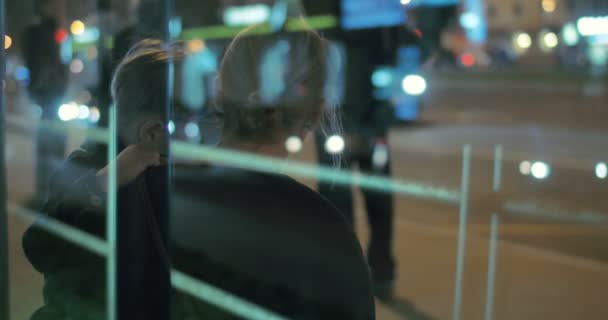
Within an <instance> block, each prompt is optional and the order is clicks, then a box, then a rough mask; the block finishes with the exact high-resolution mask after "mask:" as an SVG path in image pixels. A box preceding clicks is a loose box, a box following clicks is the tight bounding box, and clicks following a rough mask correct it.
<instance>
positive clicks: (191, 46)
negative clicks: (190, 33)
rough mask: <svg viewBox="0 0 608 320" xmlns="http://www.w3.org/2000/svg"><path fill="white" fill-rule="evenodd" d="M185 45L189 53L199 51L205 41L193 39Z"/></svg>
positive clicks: (202, 48)
mask: <svg viewBox="0 0 608 320" xmlns="http://www.w3.org/2000/svg"><path fill="white" fill-rule="evenodd" d="M186 47H187V49H188V52H190V53H197V52H201V51H203V50H204V49H205V42H204V41H203V40H201V39H193V40H190V41H188V42H187V44H186Z"/></svg>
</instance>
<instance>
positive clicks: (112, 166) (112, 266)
mask: <svg viewBox="0 0 608 320" xmlns="http://www.w3.org/2000/svg"><path fill="white" fill-rule="evenodd" d="M109 112H110V117H109V118H110V119H109V120H110V121H109V125H110V132H109V133H110V141H109V144H108V168H109V170H108V171H109V174H108V193H107V206H106V210H107V211H106V238H107V243H108V251H107V256H106V273H107V276H106V290H107V292H106V294H107V302H106V304H107V305H106V310H107V311H106V312H107V319H108V320H116V319H117V311H118V309H117V305H118V303H117V293H118V292H117V279H118V277H117V274H116V270H117V263H116V261H117V260H116V259H117V257H116V256H117V250H118V247H117V228H116V223H117V194H118V183H117V177H116V175H117V171H116V170H117V168H116V162H115V161H114V158H115V157H116V153H117V149H118V132H117V130H118V126H117V121H118V116H117V110H116V107H115V106H112V107H110V110H109Z"/></svg>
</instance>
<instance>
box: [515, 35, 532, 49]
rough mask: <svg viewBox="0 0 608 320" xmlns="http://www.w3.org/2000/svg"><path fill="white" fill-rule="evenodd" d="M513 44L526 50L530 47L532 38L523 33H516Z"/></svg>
mask: <svg viewBox="0 0 608 320" xmlns="http://www.w3.org/2000/svg"><path fill="white" fill-rule="evenodd" d="M515 44H516V45H517V47H519V48H522V49H528V48H530V47H531V46H532V37H530V35H529V34H527V33H525V32H521V33H518V34H517V36H516V37H515Z"/></svg>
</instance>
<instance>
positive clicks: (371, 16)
mask: <svg viewBox="0 0 608 320" xmlns="http://www.w3.org/2000/svg"><path fill="white" fill-rule="evenodd" d="M405 22H406V16H405V12H404V11H403V8H402V7H401V2H400V1H399V0H392V1H386V0H384V1H379V0H342V27H343V28H344V29H362V28H373V27H389V26H395V25H400V24H404V23H405Z"/></svg>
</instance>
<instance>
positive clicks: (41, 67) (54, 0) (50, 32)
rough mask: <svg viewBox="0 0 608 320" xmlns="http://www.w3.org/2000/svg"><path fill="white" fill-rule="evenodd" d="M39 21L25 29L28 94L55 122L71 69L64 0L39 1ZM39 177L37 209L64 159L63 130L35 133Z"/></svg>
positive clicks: (46, 118)
mask: <svg viewBox="0 0 608 320" xmlns="http://www.w3.org/2000/svg"><path fill="white" fill-rule="evenodd" d="M35 5H36V8H37V13H38V15H39V22H38V23H36V24H34V25H31V26H29V27H27V28H26V30H25V33H24V35H23V55H24V59H25V65H26V67H27V68H28V69H29V71H30V84H29V86H28V93H29V96H30V99H31V101H32V102H34V103H35V104H36V105H38V106H39V107H40V108H41V110H42V117H41V120H42V121H46V122H48V121H53V120H55V119H57V118H56V116H57V111H58V108H59V106H60V105H61V103H62V101H63V99H64V94H65V91H66V88H67V86H68V70H67V66H66V64H65V62H64V61H62V57H61V49H60V44H61V42H62V41H65V38H66V37H67V36H68V35H67V31H66V30H65V29H63V28H62V21H63V18H62V14H64V12H65V1H64V0H37V1H36V3H35ZM34 145H35V156H36V164H35V166H36V168H35V172H36V177H35V180H36V182H35V190H34V192H35V193H34V197H33V198H32V199H31V202H30V203H29V205H30V206H32V207H34V208H38V206H39V205H40V204H41V203H42V201H44V199H45V197H46V193H47V189H48V179H49V177H50V175H51V174H52V173H53V171H55V169H56V168H57V164H58V163H61V160H63V157H64V155H65V154H64V153H65V148H66V138H65V135H63V134H62V133H58V132H56V131H53V130H50V129H48V128H46V127H45V126H44V125H41V126H40V127H39V129H38V131H37V134H36V141H35V143H34Z"/></svg>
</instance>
